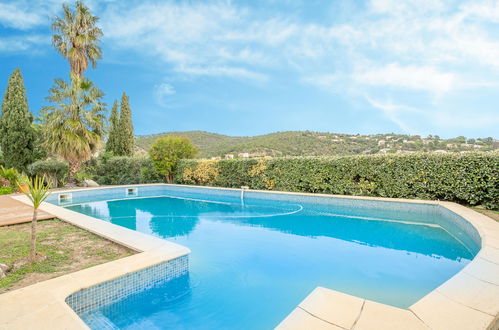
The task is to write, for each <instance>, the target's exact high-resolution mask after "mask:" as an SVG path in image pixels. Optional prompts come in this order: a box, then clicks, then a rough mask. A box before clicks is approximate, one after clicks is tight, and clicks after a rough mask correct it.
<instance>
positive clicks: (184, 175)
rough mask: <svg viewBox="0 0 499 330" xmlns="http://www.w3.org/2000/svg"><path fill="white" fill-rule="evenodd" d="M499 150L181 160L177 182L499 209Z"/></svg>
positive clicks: (177, 172) (176, 172)
mask: <svg viewBox="0 0 499 330" xmlns="http://www.w3.org/2000/svg"><path fill="white" fill-rule="evenodd" d="M498 178H499V153H497V152H487V153H484V152H476V153H475V152H473V153H471V152H470V153H463V154H435V153H411V154H395V155H393V154H391V155H362V156H344V157H328V158H324V157H319V158H274V159H247V160H239V159H231V160H218V161H213V160H209V161H208V160H181V161H180V162H179V163H178V165H177V168H176V171H175V182H177V183H185V184H201V185H209V186H219V187H234V188H238V187H241V186H249V187H250V188H252V189H268V190H280V191H296V192H312V193H328V194H339V195H363V196H379V197H393V198H418V199H432V200H446V201H453V202H458V203H462V204H468V205H483V206H485V207H487V208H489V209H499V180H498Z"/></svg>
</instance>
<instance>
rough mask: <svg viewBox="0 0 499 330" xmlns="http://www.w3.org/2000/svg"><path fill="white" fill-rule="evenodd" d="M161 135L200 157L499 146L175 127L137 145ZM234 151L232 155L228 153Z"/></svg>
mask: <svg viewBox="0 0 499 330" xmlns="http://www.w3.org/2000/svg"><path fill="white" fill-rule="evenodd" d="M162 136H186V137H188V138H189V139H191V141H192V142H193V144H194V145H196V147H198V149H199V154H198V157H200V158H214V157H215V158H218V157H220V158H224V157H227V158H230V157H234V158H237V157H243V158H247V157H268V156H271V157H284V156H333V155H355V154H376V153H397V152H398V153H400V152H415V151H434V152H441V153H445V152H461V151H478V150H480V151H492V150H498V149H499V140H495V139H493V138H491V137H487V138H477V139H468V138H466V137H464V136H459V137H456V138H451V139H441V138H439V137H438V136H436V135H435V136H432V135H429V136H428V137H421V136H419V135H407V134H395V133H387V134H371V135H361V134H355V135H354V134H342V133H329V132H314V131H283V132H274V133H269V134H263V135H256V136H230V135H224V134H218V133H212V132H207V131H172V132H164V133H158V134H150V135H139V136H136V139H135V140H136V145H137V146H138V147H139V148H141V149H143V150H145V151H147V150H148V149H149V148H150V146H151V145H152V143H154V141H155V140H156V139H157V138H159V137H162ZM226 155H232V156H226Z"/></svg>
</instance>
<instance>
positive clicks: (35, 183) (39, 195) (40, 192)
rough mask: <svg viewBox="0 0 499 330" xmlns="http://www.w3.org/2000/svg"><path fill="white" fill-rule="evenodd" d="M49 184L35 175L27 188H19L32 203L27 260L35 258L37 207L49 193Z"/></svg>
mask: <svg viewBox="0 0 499 330" xmlns="http://www.w3.org/2000/svg"><path fill="white" fill-rule="evenodd" d="M49 189H50V186H49V185H46V184H45V182H44V180H43V177H39V176H36V177H35V178H33V179H30V180H29V181H28V188H27V189H26V188H21V187H20V189H19V190H20V191H21V192H22V193H23V194H25V195H26V196H27V197H28V198H29V200H30V201H31V203H32V204H33V219H32V220H31V244H30V254H29V260H30V261H31V262H34V261H35V260H36V223H37V220H38V208H39V207H40V205H41V204H42V202H43V201H44V200H45V199H47V197H48V196H49V195H50V192H49Z"/></svg>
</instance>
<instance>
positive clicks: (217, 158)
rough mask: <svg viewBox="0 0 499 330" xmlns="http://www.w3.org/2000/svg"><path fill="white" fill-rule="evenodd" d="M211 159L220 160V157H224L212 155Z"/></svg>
mask: <svg viewBox="0 0 499 330" xmlns="http://www.w3.org/2000/svg"><path fill="white" fill-rule="evenodd" d="M210 159H211V160H220V159H222V157H211V158H210Z"/></svg>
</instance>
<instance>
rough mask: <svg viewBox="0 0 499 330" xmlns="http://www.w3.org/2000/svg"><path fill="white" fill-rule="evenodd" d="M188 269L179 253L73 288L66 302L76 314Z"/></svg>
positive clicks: (140, 289)
mask: <svg viewBox="0 0 499 330" xmlns="http://www.w3.org/2000/svg"><path fill="white" fill-rule="evenodd" d="M188 271H189V259H188V256H187V255H185V256H182V257H179V258H176V259H172V260H169V261H166V262H162V263H159V264H157V265H154V266H151V267H148V268H145V269H143V270H140V271H137V272H133V273H130V274H127V275H124V276H121V277H118V278H116V279H114V280H111V281H108V282H104V283H101V284H99V285H95V286H92V287H90V288H87V289H83V290H80V291H77V292H75V293H73V294H71V295H70V296H68V297H67V298H66V303H67V304H68V305H69V306H70V307H71V308H72V309H73V310H74V311H75V312H76V313H77V314H79V315H80V316H82V315H85V314H86V313H87V312H89V311H92V310H96V309H100V308H102V307H105V306H109V305H111V304H114V303H116V302H119V301H121V300H123V299H125V298H128V297H130V296H133V295H134V294H137V293H140V292H142V291H144V290H148V289H150V288H153V287H155V286H158V285H162V284H164V283H165V282H168V281H171V280H173V279H176V278H178V277H180V276H182V275H185V274H187V273H188Z"/></svg>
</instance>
